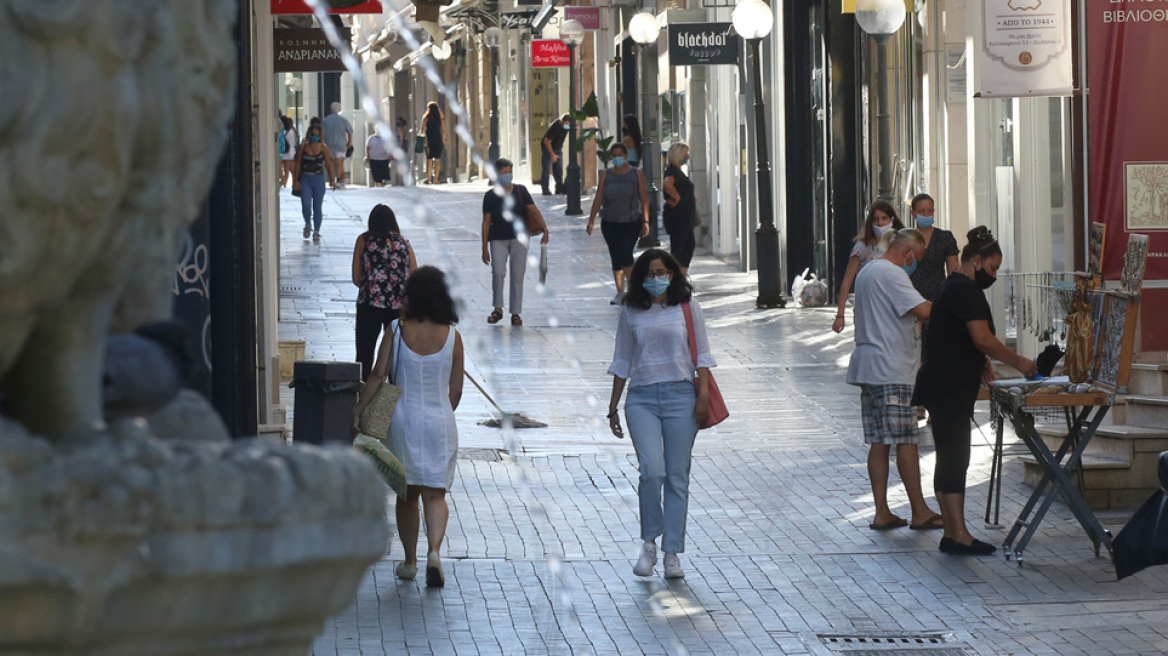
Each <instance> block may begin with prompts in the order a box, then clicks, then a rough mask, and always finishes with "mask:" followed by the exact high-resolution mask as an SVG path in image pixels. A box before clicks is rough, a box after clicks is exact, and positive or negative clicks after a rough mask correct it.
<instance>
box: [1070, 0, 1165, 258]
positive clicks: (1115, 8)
mask: <svg viewBox="0 0 1168 656" xmlns="http://www.w3.org/2000/svg"><path fill="white" fill-rule="evenodd" d="M1087 47H1088V53H1087V61H1088V67H1089V70H1088V82H1089V85H1088V88H1089V89H1090V95H1089V96H1088V101H1087V107H1088V113H1089V122H1090V124H1089V126H1088V129H1089V130H1090V132H1089V135H1088V147H1089V153H1090V154H1089V159H1088V165H1089V167H1090V182H1089V186H1088V189H1089V192H1090V200H1089V205H1090V207H1089V209H1088V212H1089V220H1091V221H1099V222H1102V223H1104V224H1106V225H1107V239H1106V240H1105V241H1104V250H1103V277H1104V278H1105V279H1107V280H1118V279H1119V277H1120V272H1121V271H1122V270H1123V256H1124V251H1125V249H1126V248H1127V236H1128V233H1139V234H1145V235H1148V236H1149V237H1150V240H1149V245H1148V267H1147V272H1146V274H1145V276H1144V279H1145V280H1168V121H1164V120H1162V117H1163V113H1164V107H1165V106H1168V87H1166V86H1165V85H1164V84H1163V83H1162V82H1155V80H1163V79H1164V78H1163V77H1162V76H1163V75H1164V65H1165V62H1168V2H1155V3H1146V2H1116V1H1115V0H1088V1H1087Z"/></svg>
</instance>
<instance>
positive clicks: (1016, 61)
mask: <svg viewBox="0 0 1168 656" xmlns="http://www.w3.org/2000/svg"><path fill="white" fill-rule="evenodd" d="M980 4H981V8H982V17H981V18H982V20H981V26H982V48H981V53H980V56H979V57H978V66H977V69H978V71H979V77H978V89H977V93H976V94H975V95H977V96H979V97H982V98H1004V97H1020V96H1069V95H1070V94H1071V90H1072V88H1073V81H1072V77H1071V72H1072V60H1071V57H1072V52H1073V50H1074V49H1073V48H1072V47H1071V0H983V1H982V2H981V3H980Z"/></svg>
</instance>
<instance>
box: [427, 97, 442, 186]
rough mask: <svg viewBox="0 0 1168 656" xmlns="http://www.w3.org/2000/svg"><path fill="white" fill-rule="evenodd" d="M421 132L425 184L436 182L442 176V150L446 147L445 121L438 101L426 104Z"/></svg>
mask: <svg viewBox="0 0 1168 656" xmlns="http://www.w3.org/2000/svg"><path fill="white" fill-rule="evenodd" d="M422 132H423V133H425V135H426V184H437V183H438V181H439V180H441V178H442V151H443V150H444V149H445V148H446V137H445V134H446V121H445V119H443V118H442V110H441V109H439V108H438V103H436V102H431V103H430V104H429V105H426V113H425V115H423V116H422Z"/></svg>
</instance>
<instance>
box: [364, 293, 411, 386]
mask: <svg viewBox="0 0 1168 656" xmlns="http://www.w3.org/2000/svg"><path fill="white" fill-rule="evenodd" d="M399 314H400V312H399V311H398V310H394V309H391V308H379V307H373V306H372V305H363V304H361V303H358V304H357V362H360V363H361V380H366V379H368V378H369V374H370V373H371V372H372V371H373V365H374V364H375V363H376V361H377V340H378V338H380V337H381V335H382V334H383V333H384V332H385V329H386V328H389V324H390V323H392V322H393V320H394V319H397V318H398V315H399Z"/></svg>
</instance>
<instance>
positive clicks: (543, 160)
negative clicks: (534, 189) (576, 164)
mask: <svg viewBox="0 0 1168 656" xmlns="http://www.w3.org/2000/svg"><path fill="white" fill-rule="evenodd" d="M539 152H540V154H541V157H540V160H539V171H540V173H539V186H540V187H541V188H542V191H543V193H545V194H546V193H549V191H548V175H549V174H551V177H552V178H554V179H555V182H556V193H557V194H562V193H564V151H563V150H557V151H555V152H556V157H559V159H558V160H556V163H555V164H552V156H551V155H550V154H548V151H547V148H544V147H543V146H542V145H541V146H540V148H539Z"/></svg>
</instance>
